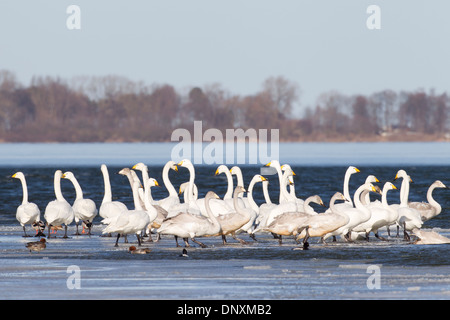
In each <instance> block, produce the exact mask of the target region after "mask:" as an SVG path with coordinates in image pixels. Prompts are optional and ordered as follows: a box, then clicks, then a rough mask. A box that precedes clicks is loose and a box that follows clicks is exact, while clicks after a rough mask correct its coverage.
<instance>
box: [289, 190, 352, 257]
mask: <svg viewBox="0 0 450 320" xmlns="http://www.w3.org/2000/svg"><path fill="white" fill-rule="evenodd" d="M336 200H344V201H345V200H346V199H345V196H344V195H343V194H342V193H340V192H336V193H335V194H334V195H333V196H332V197H331V200H330V212H329V213H321V214H316V215H311V216H309V217H308V218H307V219H306V221H304V222H303V225H302V226H301V227H300V228H298V230H297V232H298V233H299V235H298V237H297V239H296V240H297V241H298V240H299V239H302V238H303V249H308V247H309V244H308V239H309V238H310V237H323V236H325V235H326V234H329V233H331V232H333V231H335V230H337V229H339V228H341V227H342V226H344V225H346V224H347V223H348V222H349V216H348V215H346V214H344V213H341V212H339V211H338V210H336V208H335V202H336Z"/></svg>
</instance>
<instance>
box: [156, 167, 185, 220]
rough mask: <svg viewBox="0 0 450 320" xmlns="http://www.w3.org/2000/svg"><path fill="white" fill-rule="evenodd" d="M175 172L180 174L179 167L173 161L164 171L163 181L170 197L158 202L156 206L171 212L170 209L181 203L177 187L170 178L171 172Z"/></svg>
mask: <svg viewBox="0 0 450 320" xmlns="http://www.w3.org/2000/svg"><path fill="white" fill-rule="evenodd" d="M170 170H174V171H176V172H178V167H177V166H176V163H175V162H173V161H172V160H170V161H168V162H167V163H166V164H165V165H164V167H163V170H162V181H163V183H164V186H165V187H166V189H167V191H168V192H169V195H168V196H167V197H166V198H163V199H160V200H156V204H157V205H159V206H161V207H162V208H163V209H164V210H166V211H169V209H170V208H171V207H172V206H174V205H177V204H179V203H180V198H179V197H178V193H177V191H176V190H175V187H174V186H173V184H172V182H171V181H170V178H169V171H170Z"/></svg>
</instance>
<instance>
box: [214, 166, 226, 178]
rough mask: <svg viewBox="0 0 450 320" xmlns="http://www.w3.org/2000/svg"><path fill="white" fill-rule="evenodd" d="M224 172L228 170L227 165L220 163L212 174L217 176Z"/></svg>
mask: <svg viewBox="0 0 450 320" xmlns="http://www.w3.org/2000/svg"><path fill="white" fill-rule="evenodd" d="M226 172H228V167H227V166H226V165H224V164H221V165H220V166H219V167H218V168H217V170H216V173H215V174H214V175H215V176H217V175H219V174H221V173H226Z"/></svg>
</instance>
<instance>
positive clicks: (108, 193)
mask: <svg viewBox="0 0 450 320" xmlns="http://www.w3.org/2000/svg"><path fill="white" fill-rule="evenodd" d="M102 173H103V182H104V185H105V194H104V196H103V201H102V203H105V202H111V201H112V192H111V182H110V181H109V173H108V169H107V168H106V167H102Z"/></svg>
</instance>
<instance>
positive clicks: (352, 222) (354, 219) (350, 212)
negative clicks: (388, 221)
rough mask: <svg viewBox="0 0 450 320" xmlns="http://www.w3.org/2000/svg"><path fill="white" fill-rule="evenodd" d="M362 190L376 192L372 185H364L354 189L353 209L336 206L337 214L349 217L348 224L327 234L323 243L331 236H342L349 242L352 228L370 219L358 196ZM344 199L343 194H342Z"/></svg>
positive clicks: (368, 212) (367, 210)
mask: <svg viewBox="0 0 450 320" xmlns="http://www.w3.org/2000/svg"><path fill="white" fill-rule="evenodd" d="M364 190H369V191H372V192H377V189H376V188H375V187H374V185H373V184H372V183H365V184H363V185H361V186H360V187H359V188H358V189H356V191H355V194H354V195H353V202H354V204H355V207H354V208H353V207H349V206H342V205H340V204H337V205H336V206H335V209H336V210H337V211H339V213H342V214H345V215H347V216H348V217H349V222H348V223H347V224H345V225H344V226H342V227H340V228H338V229H336V230H335V231H333V232H330V233H327V234H326V235H325V236H324V237H323V240H324V241H325V240H326V239H327V238H329V237H331V236H337V235H339V236H343V237H344V238H345V239H346V240H349V239H350V238H349V233H350V232H351V231H352V229H353V228H354V227H356V226H357V225H359V224H361V223H363V222H366V221H367V220H369V219H370V210H369V209H368V208H367V207H366V206H364V205H363V204H362V203H361V200H360V196H361V193H362V192H363V191H364ZM344 197H345V194H344ZM347 200H348V199H347Z"/></svg>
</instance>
